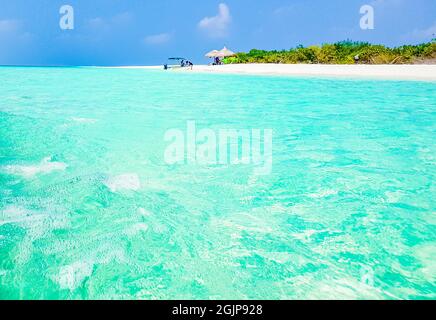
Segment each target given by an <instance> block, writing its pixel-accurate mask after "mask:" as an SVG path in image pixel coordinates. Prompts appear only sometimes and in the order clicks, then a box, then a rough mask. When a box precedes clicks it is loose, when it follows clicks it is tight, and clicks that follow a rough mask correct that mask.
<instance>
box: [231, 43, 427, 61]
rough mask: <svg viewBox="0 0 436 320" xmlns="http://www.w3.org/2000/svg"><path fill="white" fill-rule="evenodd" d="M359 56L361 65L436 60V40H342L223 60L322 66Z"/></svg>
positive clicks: (253, 53) (259, 52) (256, 51)
mask: <svg viewBox="0 0 436 320" xmlns="http://www.w3.org/2000/svg"><path fill="white" fill-rule="evenodd" d="M356 55H358V56H359V59H360V60H359V62H360V63H367V64H401V63H411V62H414V61H416V60H420V59H426V58H430V59H433V58H436V41H435V39H433V40H432V41H431V42H429V43H424V44H419V45H415V46H412V45H404V46H400V47H397V48H388V47H385V46H383V45H372V44H369V43H366V42H353V41H351V40H346V41H340V42H337V43H334V44H323V45H322V46H310V47H303V46H301V45H300V46H297V47H296V48H292V49H290V50H282V51H276V50H274V51H265V50H258V49H252V50H250V51H249V52H248V53H244V52H241V53H238V54H236V56H234V57H230V58H226V59H224V63H227V64H232V63H289V64H292V63H323V64H352V63H354V57H355V56H356Z"/></svg>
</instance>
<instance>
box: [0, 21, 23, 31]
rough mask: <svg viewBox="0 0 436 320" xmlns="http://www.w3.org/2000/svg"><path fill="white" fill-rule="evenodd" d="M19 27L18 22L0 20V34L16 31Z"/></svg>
mask: <svg viewBox="0 0 436 320" xmlns="http://www.w3.org/2000/svg"><path fill="white" fill-rule="evenodd" d="M20 26H21V22H20V21H19V20H0V32H2V33H8V32H15V31H18V29H19V28H20Z"/></svg>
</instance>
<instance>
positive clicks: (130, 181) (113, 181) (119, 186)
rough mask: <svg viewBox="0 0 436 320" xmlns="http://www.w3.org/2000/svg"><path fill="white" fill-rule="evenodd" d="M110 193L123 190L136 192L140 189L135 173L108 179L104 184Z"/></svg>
mask: <svg viewBox="0 0 436 320" xmlns="http://www.w3.org/2000/svg"><path fill="white" fill-rule="evenodd" d="M104 184H105V185H106V186H107V187H108V188H109V190H110V191H112V192H118V191H123V190H133V191H137V190H139V189H140V188H141V181H140V180H139V177H138V175H137V174H135V173H126V174H122V175H119V176H114V177H110V178H108V179H107V180H106V181H105V183H104Z"/></svg>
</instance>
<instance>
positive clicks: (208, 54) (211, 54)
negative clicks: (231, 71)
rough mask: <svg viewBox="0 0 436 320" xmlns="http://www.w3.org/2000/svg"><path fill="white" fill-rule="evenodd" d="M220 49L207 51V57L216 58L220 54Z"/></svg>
mask: <svg viewBox="0 0 436 320" xmlns="http://www.w3.org/2000/svg"><path fill="white" fill-rule="evenodd" d="M218 52H219V51H218V50H212V51H211V52H208V53H206V57H208V58H216V57H217V54H218Z"/></svg>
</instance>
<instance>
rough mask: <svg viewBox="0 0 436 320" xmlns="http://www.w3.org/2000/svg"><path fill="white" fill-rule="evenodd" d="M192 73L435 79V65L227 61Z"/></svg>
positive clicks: (198, 68)
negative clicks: (247, 62)
mask: <svg viewBox="0 0 436 320" xmlns="http://www.w3.org/2000/svg"><path fill="white" fill-rule="evenodd" d="M186 72H192V71H191V70H186ZM193 72H213V73H238V74H254V75H290V76H327V77H332V76H333V77H350V78H380V79H398V80H425V81H436V65H321V64H231V65H222V66H206V65H198V66H194V69H193Z"/></svg>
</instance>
